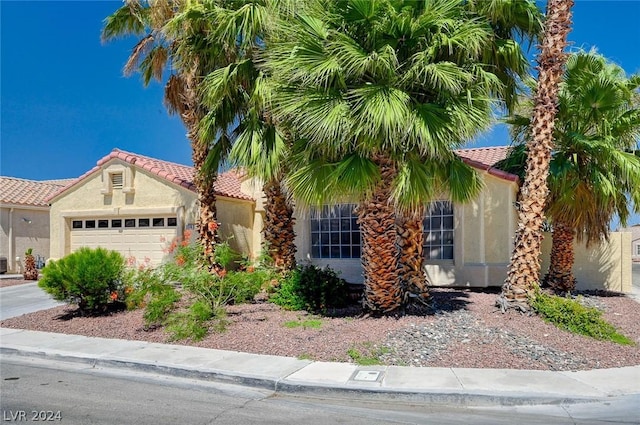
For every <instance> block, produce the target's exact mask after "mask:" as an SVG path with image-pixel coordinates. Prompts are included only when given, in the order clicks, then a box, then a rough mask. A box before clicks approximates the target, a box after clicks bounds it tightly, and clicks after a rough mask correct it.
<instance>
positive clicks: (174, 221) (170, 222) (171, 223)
mask: <svg viewBox="0 0 640 425" xmlns="http://www.w3.org/2000/svg"><path fill="white" fill-rule="evenodd" d="M177 225H178V219H177V218H175V217H169V218H168V219H167V226H169V227H176V226H177Z"/></svg>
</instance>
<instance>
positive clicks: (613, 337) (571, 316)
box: [531, 290, 633, 345]
mask: <svg viewBox="0 0 640 425" xmlns="http://www.w3.org/2000/svg"><path fill="white" fill-rule="evenodd" d="M531 306H532V307H533V309H534V310H535V311H536V312H537V313H538V314H539V315H540V316H542V318H543V319H544V320H546V321H547V322H550V323H552V324H554V325H555V326H557V327H558V328H560V329H564V330H567V331H569V332H572V333H576V334H580V335H585V336H588V337H591V338H595V339H599V340H606V341H613V342H616V343H618V344H623V345H630V344H633V341H632V340H630V339H629V338H627V337H626V336H624V335H622V334H620V333H618V332H617V331H616V329H615V328H614V327H613V326H612V325H611V324H610V323H607V322H606V321H605V320H604V319H603V318H602V312H601V311H599V310H598V309H596V308H593V307H585V306H584V305H582V304H580V303H579V302H578V301H576V300H573V299H571V298H563V297H558V296H555V295H548V294H545V293H544V292H542V291H539V290H538V291H537V292H536V293H535V295H534V296H533V297H532V299H531Z"/></svg>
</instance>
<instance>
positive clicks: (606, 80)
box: [502, 52, 640, 292]
mask: <svg viewBox="0 0 640 425" xmlns="http://www.w3.org/2000/svg"><path fill="white" fill-rule="evenodd" d="M639 88H640V75H633V76H631V77H628V78H627V77H626V76H625V74H624V71H623V70H622V69H621V68H620V67H619V66H617V65H614V64H611V63H608V62H607V60H606V59H605V58H604V57H602V56H601V55H598V54H597V53H595V52H590V53H586V52H578V53H574V54H572V55H571V56H570V57H569V59H568V61H567V64H566V70H565V72H564V78H563V81H562V83H561V84H560V89H559V95H558V114H557V116H556V122H555V128H554V139H555V142H556V143H555V148H554V151H553V154H552V159H551V164H550V173H549V178H548V180H547V182H548V186H549V197H548V199H547V204H546V208H545V212H546V216H547V218H548V219H550V220H551V223H552V224H553V234H552V248H551V261H550V266H549V271H548V273H547V274H546V275H545V277H544V278H543V283H544V284H547V285H549V286H551V287H552V288H553V289H554V290H556V291H557V292H568V291H572V290H573V289H575V283H576V282H575V278H574V276H573V271H572V267H573V263H574V250H573V241H574V238H575V239H577V241H578V242H580V241H582V240H584V239H586V244H587V246H589V244H591V243H593V242H597V241H600V240H601V239H602V238H605V239H606V238H608V236H609V223H610V222H611V219H612V218H613V216H614V214H615V215H618V217H620V221H621V223H622V225H623V226H624V225H626V220H627V218H628V217H629V214H630V208H629V206H630V204H629V203H628V202H627V196H628V197H629V200H630V201H631V204H632V205H634V209H635V211H636V212H637V211H638V210H639V209H640V203H639V202H640V158H638V157H637V156H634V155H633V153H631V152H629V151H630V150H632V149H634V148H637V146H638V138H639V137H640V92H638V89H639ZM532 107H533V102H532V101H531V99H530V98H529V99H528V101H527V103H526V104H524V105H523V109H524V111H525V113H518V114H514V115H512V116H511V117H510V118H509V119H508V120H506V122H507V123H510V124H512V134H513V135H514V138H515V140H516V143H517V145H516V146H515V148H514V149H513V150H512V152H511V154H510V155H509V157H508V158H507V159H506V160H505V161H504V163H503V166H502V167H503V168H505V169H506V168H508V169H509V171H515V172H523V171H524V163H525V160H526V149H525V144H524V143H525V140H526V139H527V138H528V137H529V131H530V121H531V118H530V115H529V114H527V113H526V111H530V110H531V109H532Z"/></svg>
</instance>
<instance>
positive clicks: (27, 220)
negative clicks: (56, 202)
mask: <svg viewBox="0 0 640 425" xmlns="http://www.w3.org/2000/svg"><path fill="white" fill-rule="evenodd" d="M0 228H1V230H0V257H6V258H7V269H8V272H9V273H21V272H22V266H23V264H24V253H25V251H26V250H27V249H28V248H32V249H33V255H34V256H36V257H38V256H41V257H42V258H44V259H45V260H46V259H48V258H49V254H50V252H49V245H50V240H49V230H50V229H49V210H48V208H36V207H33V208H29V207H23V206H13V207H12V206H10V205H3V207H2V208H0ZM16 257H19V260H17V259H16Z"/></svg>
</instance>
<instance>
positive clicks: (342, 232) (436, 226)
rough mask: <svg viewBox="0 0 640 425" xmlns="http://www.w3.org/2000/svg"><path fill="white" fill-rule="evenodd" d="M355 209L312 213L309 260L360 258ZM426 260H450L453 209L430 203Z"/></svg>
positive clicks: (346, 206) (344, 206)
mask: <svg viewBox="0 0 640 425" xmlns="http://www.w3.org/2000/svg"><path fill="white" fill-rule="evenodd" d="M354 208H355V205H352V204H340V205H336V206H333V207H329V206H325V207H324V208H322V210H312V212H311V257H313V258H360V251H361V247H360V226H359V225H358V223H357V217H356V216H355V214H354V212H353V210H354ZM424 233H425V234H424V255H425V259H427V260H453V205H452V204H451V203H450V202H448V201H435V202H432V203H431V205H430V206H429V208H428V209H427V213H426V215H425V218H424Z"/></svg>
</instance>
